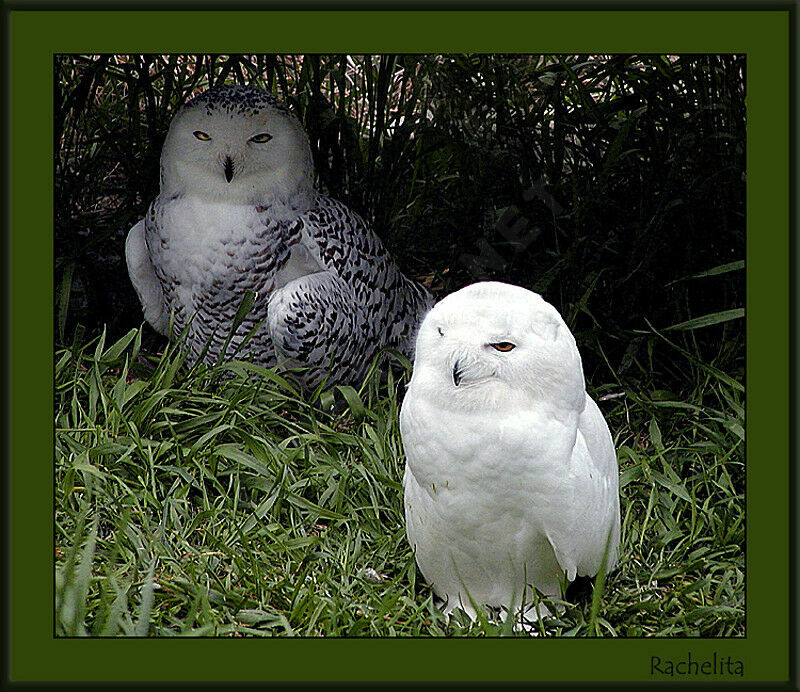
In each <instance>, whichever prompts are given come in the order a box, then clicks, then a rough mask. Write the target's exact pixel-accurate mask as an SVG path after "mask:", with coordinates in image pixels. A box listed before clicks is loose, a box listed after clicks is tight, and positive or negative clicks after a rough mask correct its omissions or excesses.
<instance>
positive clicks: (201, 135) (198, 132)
mask: <svg viewBox="0 0 800 692" xmlns="http://www.w3.org/2000/svg"><path fill="white" fill-rule="evenodd" d="M192 134H193V135H194V136H195V137H197V139H199V140H200V141H201V142H207V141H208V140H209V139H211V135H207V134H206V133H205V132H203V131H202V130H195V131H194V132H192Z"/></svg>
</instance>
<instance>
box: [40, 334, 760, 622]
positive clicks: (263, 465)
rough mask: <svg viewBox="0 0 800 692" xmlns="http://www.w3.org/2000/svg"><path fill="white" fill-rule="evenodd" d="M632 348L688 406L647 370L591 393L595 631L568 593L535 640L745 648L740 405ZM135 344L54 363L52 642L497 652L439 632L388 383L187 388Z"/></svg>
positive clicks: (67, 353)
mask: <svg viewBox="0 0 800 692" xmlns="http://www.w3.org/2000/svg"><path fill="white" fill-rule="evenodd" d="M647 338H648V339H651V340H652V345H651V348H650V349H649V351H650V353H651V354H652V355H653V356H654V357H655V358H658V357H659V356H666V355H671V356H672V358H673V360H674V362H675V363H677V365H676V366H675V367H677V368H679V371H680V372H682V373H683V374H684V376H685V382H686V387H685V389H684V390H683V391H681V392H678V393H671V392H667V391H664V390H659V389H657V388H656V386H657V382H656V381H655V379H653V381H649V380H648V379H647V378H646V377H645V372H650V373H652V372H653V371H654V370H653V369H652V368H649V366H648V368H645V366H644V365H643V366H642V372H641V373H640V379H639V381H638V382H637V383H635V384H634V383H631V382H625V381H618V382H613V383H608V384H606V385H602V386H598V388H597V389H596V390H593V394H595V395H596V396H598V397H600V398H601V402H600V406H601V409H602V410H603V413H604V414H605V415H606V417H607V419H608V421H609V425H610V427H611V429H612V431H613V432H614V434H615V437H616V443H617V448H618V455H619V460H620V467H621V494H622V535H623V538H622V546H621V560H620V563H619V565H618V567H617V568H616V569H615V570H614V571H612V572H611V573H609V574H608V576H607V578H606V579H605V584H604V588H603V589H602V593H601V594H598V596H599V597H595V599H594V600H595V602H596V607H597V613H596V616H595V617H594V618H592V600H593V599H592V596H591V595H589V596H588V597H585V596H584V597H581V598H579V599H578V600H577V601H576V602H574V603H570V604H568V606H567V609H566V610H565V612H564V613H563V614H560V615H559V616H558V617H553V618H547V619H546V620H545V621H544V622H542V623H541V626H540V627H539V634H540V635H544V636H597V635H599V636H671V637H674V636H742V635H743V634H744V553H743V546H744V467H743V463H744V442H743V435H744V432H743V431H744V427H743V415H744V414H743V399H744V394H743V388H742V386H741V385H740V384H739V383H738V381H737V379H736V378H735V377H732V376H730V375H727V374H725V373H723V372H721V371H718V370H717V369H716V368H715V366H714V364H713V363H709V364H705V363H702V362H701V361H698V360H697V359H696V357H695V356H693V355H692V353H691V352H690V351H685V353H684V352H683V351H682V350H680V349H679V347H678V345H677V344H672V343H669V342H667V341H666V339H664V338H663V337H660V336H658V335H656V334H654V333H650V334H649V335H648V336H647ZM140 343H141V332H140V331H138V330H134V331H131V332H130V333H129V334H127V335H126V336H125V337H124V338H123V339H121V340H120V341H118V342H116V343H114V344H112V345H110V346H108V345H106V344H105V343H104V339H103V338H102V337H101V338H98V339H95V340H94V341H93V342H91V343H89V344H86V345H82V344H78V345H73V346H72V347H70V348H67V349H63V350H60V351H59V352H58V353H57V354H56V406H55V422H56V471H55V479H56V486H55V505H56V506H55V519H56V524H55V525H56V574H55V579H56V587H57V588H56V591H57V603H56V606H57V619H56V633H57V634H58V635H145V634H149V635H157V636H172V635H195V636H197V635H205V636H246V635H257V636H419V635H422V636H451V635H457V636H460V635H470V636H486V635H501V634H514V632H512V630H511V629H510V628H509V627H504V626H503V625H501V624H495V623H493V622H491V621H486V622H483V623H479V624H472V623H469V621H468V620H467V619H466V618H464V617H461V616H459V615H457V616H455V617H453V618H451V620H450V621H449V622H448V621H447V620H446V619H445V618H444V616H443V615H441V613H440V612H439V611H438V609H437V608H436V607H435V605H434V603H433V598H432V594H431V591H430V589H429V587H428V586H427V585H426V584H425V583H424V580H423V578H422V576H421V575H420V574H419V573H418V572H417V570H416V568H415V565H414V560H413V557H412V554H411V550H410V548H409V546H408V544H407V542H406V539H405V533H404V523H403V508H402V487H401V478H402V471H403V465H404V458H403V453H402V444H401V439H400V434H399V428H398V419H397V416H398V410H399V404H398V396H401V395H400V392H401V391H402V388H403V386H404V384H403V383H404V378H405V376H404V377H403V378H401V379H396V378H395V377H394V376H393V375H392V374H391V373H389V375H388V381H385V382H383V383H380V378H379V377H377V376H373V377H370V378H368V380H367V382H366V383H365V385H364V386H363V387H362V388H361V389H360V390H359V391H356V390H355V389H353V388H337V389H335V390H333V391H332V392H327V393H323V392H315V393H312V394H305V395H304V394H301V393H300V392H298V391H297V390H296V389H295V387H294V385H293V384H292V383H291V381H290V379H289V377H288V376H287V377H283V376H281V375H278V374H275V373H274V372H273V371H272V370H268V369H264V368H261V367H259V366H255V365H252V364H248V363H235V362H234V363H228V364H221V365H218V366H214V367H211V368H205V367H202V368H197V369H195V370H192V371H189V372H187V371H186V370H185V369H183V368H182V367H181V365H182V364H181V358H180V355H179V353H178V351H177V349H175V347H170V348H169V349H168V350H167V351H166V352H165V353H164V354H163V355H161V356H159V357H151V356H146V355H144V354H142V353H141V352H140ZM595 384H598V385H599V383H595ZM620 394H624V396H620ZM607 395H611V397H608V398H605V399H602V397H603V396H607ZM331 401H333V406H332V407H331V406H330V403H331Z"/></svg>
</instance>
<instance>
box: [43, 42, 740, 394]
mask: <svg viewBox="0 0 800 692" xmlns="http://www.w3.org/2000/svg"><path fill="white" fill-rule="evenodd" d="M55 71H56V75H55V77H56V78H55V88H56V93H55V174H56V204H55V208H56V218H55V242H56V257H57V260H56V262H57V266H56V281H57V285H56V299H57V310H56V319H57V334H58V335H59V339H60V340H61V341H69V340H71V336H72V333H73V331H74V329H75V327H76V325H77V324H78V323H80V324H82V325H83V326H84V327H85V328H86V329H87V330H88V332H89V333H90V334H94V333H97V332H99V330H100V329H101V327H102V326H103V325H107V327H108V330H109V336H110V337H114V336H117V335H120V334H122V333H123V332H124V331H126V330H127V329H129V328H130V327H132V326H136V325H137V324H139V323H140V321H141V319H142V318H141V311H140V308H139V306H138V303H137V301H136V297H135V295H134V292H133V290H132V288H131V286H130V284H129V282H128V280H127V274H126V271H125V266H124V257H123V255H124V240H125V235H126V233H127V230H128V229H129V228H130V227H131V226H132V225H133V224H134V223H135V222H136V221H137V220H138V219H139V218H141V217H142V215H143V214H144V212H145V210H146V208H147V205H148V203H149V201H150V200H151V199H152V198H153V196H154V195H156V194H157V185H158V165H159V155H160V150H161V145H162V142H163V139H164V136H165V134H166V130H167V128H168V126H169V121H170V118H171V116H172V114H173V113H174V112H175V110H176V109H177V108H178V107H179V106H180V104H182V103H184V102H185V101H186V100H188V99H189V98H190V97H191V96H192V95H193V94H195V93H197V92H198V91H200V90H203V89H205V88H207V87H209V86H212V85H214V84H217V83H221V82H245V83H255V84H258V85H261V86H263V87H264V88H266V89H269V90H271V91H272V92H274V93H276V94H277V95H278V96H279V97H280V98H282V99H283V100H285V101H287V102H289V103H290V104H291V106H292V108H293V109H294V111H295V113H296V114H297V115H298V117H300V118H301V120H302V121H303V124H304V126H305V128H306V130H307V132H308V133H309V136H310V139H311V144H312V149H313V152H314V158H315V164H316V169H317V174H318V178H319V180H318V184H319V186H320V188H321V189H323V190H325V191H327V192H329V193H330V194H331V195H333V196H335V197H337V198H339V199H341V200H342V201H344V202H346V203H348V204H349V205H351V206H352V207H353V208H354V209H355V210H357V211H358V212H359V213H360V214H362V215H363V216H364V217H365V218H366V219H368V220H369V222H370V223H371V224H372V226H373V228H374V229H375V230H376V232H377V233H378V234H379V235H380V236H381V237H382V238H383V240H384V242H385V243H386V244H387V246H388V247H389V249H390V250H391V251H392V252H393V254H394V255H395V256H396V257H397V259H398V262H399V263H400V265H401V266H402V268H403V269H404V270H405V271H406V272H407V273H408V274H409V275H411V276H414V277H417V278H418V279H420V280H422V281H424V282H426V283H427V284H428V285H430V286H432V288H433V289H434V291H435V292H437V293H438V294H440V295H443V294H445V293H448V292H450V291H452V290H455V289H457V288H460V287H461V286H463V285H466V284H468V283H471V282H473V281H476V280H480V279H485V278H491V279H496V280H502V281H508V282H511V283H518V284H520V285H523V286H526V287H529V288H532V289H533V290H536V291H538V292H541V293H542V294H543V295H544V296H545V297H546V298H547V299H548V300H549V301H550V302H552V303H553V304H554V305H556V306H557V307H558V308H559V309H560V310H561V312H562V313H563V314H564V316H565V318H566V319H567V321H568V323H569V324H570V325H571V326H572V327H573V328H574V329H575V330H576V332H577V334H578V338H579V341H581V345H582V348H583V349H584V353H585V356H584V357H585V361H586V370H587V375H589V376H590V378H591V373H592V371H594V370H597V368H601V369H602V368H606V364H607V365H608V366H609V367H610V368H611V370H612V371H613V372H615V373H617V374H619V372H620V371H623V372H624V371H625V369H626V368H627V367H629V366H630V365H631V363H632V362H634V360H635V359H636V358H638V357H640V356H641V355H642V353H640V351H642V348H641V347H643V344H644V343H645V342H646V341H647V339H645V338H644V337H642V338H641V339H639V338H636V337H635V336H634V337H632V330H648V329H649V325H652V326H653V327H656V328H659V329H663V328H667V327H669V326H670V325H674V324H676V323H682V322H686V321H689V320H693V319H695V318H698V317H701V316H704V315H708V314H712V315H717V317H712V318H711V319H710V321H711V322H716V323H717V324H715V325H713V326H710V327H705V328H703V329H699V330H695V331H691V332H687V333H688V334H689V337H688V338H690V339H691V340H693V341H694V342H695V343H694V344H693V345H692V346H693V348H697V349H700V352H701V353H704V354H705V355H706V356H707V357H708V358H709V359H710V360H713V359H715V358H718V357H719V355H720V353H723V352H724V356H725V359H726V361H727V363H728V364H729V365H730V366H731V367H733V368H738V367H740V366H741V365H742V358H743V339H742V332H743V320H741V319H736V320H733V321H730V320H727V321H725V320H724V317H725V314H721V313H724V311H730V310H733V309H736V308H741V307H742V306H743V305H744V272H743V271H740V270H734V269H740V268H741V266H742V263H743V260H744V247H745V242H744V238H745V236H744V229H745V207H744V204H745V178H744V171H745V101H744V83H745V82H744V77H745V59H744V57H743V56H733V55H714V56H709V55H702V56H693V55H682V56H672V57H665V56H626V55H618V56H588V55H571V56H503V55H447V56H429V55H421V56H417V55H381V56H345V55H337V56H321V55H308V56H275V55H260V56H235V55H234V56H217V55H204V56H157V55H144V56H142V55H137V56H109V55H101V56H59V57H57V59H56V61H55ZM731 263H737V264H734V265H733V267H729V268H728V271H723V272H720V273H717V274H716V275H712V276H708V277H702V278H696V279H692V280H685V279H687V277H690V276H692V275H695V274H698V273H701V272H704V271H707V270H709V269H712V268H714V267H719V266H721V265H728V264H731ZM727 314H728V315H729V314H730V313H727ZM598 335H602V339H599V338H597V337H598ZM720 344H723V347H722V350H720V348H721V347H720ZM602 379H603V381H608V379H609V374H608V370H607V369H606V370H605V374H604V375H603V378H602Z"/></svg>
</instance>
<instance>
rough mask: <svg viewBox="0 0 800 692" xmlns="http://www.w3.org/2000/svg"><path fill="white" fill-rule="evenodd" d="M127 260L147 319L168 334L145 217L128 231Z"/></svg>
mask: <svg viewBox="0 0 800 692" xmlns="http://www.w3.org/2000/svg"><path fill="white" fill-rule="evenodd" d="M125 261H126V263H127V265H128V276H130V278H131V283H132V284H133V288H134V289H135V290H136V295H137V296H139V302H140V303H141V304H142V309H143V311H144V318H145V320H147V322H149V323H150V324H151V325H152V326H153V329H155V330H156V331H157V332H160V333H161V334H164V335H165V336H168V335H169V319H168V316H167V313H166V311H165V310H164V294H163V293H162V291H161V283H160V282H159V280H158V277H157V276H156V274H155V271H153V265H152V263H151V262H150V251H149V250H148V249H147V243H146V242H145V238H144V219H142V220H141V221H139V223H137V224H136V225H135V226H134V227H133V228H131V230H130V231H129V232H128V238H127V240H126V241H125Z"/></svg>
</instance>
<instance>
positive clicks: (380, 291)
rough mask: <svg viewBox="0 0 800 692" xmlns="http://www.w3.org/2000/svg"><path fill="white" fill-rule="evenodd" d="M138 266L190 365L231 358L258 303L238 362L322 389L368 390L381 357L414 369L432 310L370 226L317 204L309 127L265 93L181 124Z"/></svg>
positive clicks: (137, 279)
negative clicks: (295, 373)
mask: <svg viewBox="0 0 800 692" xmlns="http://www.w3.org/2000/svg"><path fill="white" fill-rule="evenodd" d="M125 254H126V260H127V264H128V273H129V274H130V278H131V281H132V283H133V285H134V288H135V289H136V292H137V295H138V296H139V300H140V301H141V303H142V307H143V309H144V317H145V319H146V320H147V321H148V322H149V323H150V324H151V325H153V327H154V328H155V329H156V330H157V331H159V332H161V333H162V334H165V335H167V336H171V337H173V338H175V337H177V336H178V335H180V334H181V333H182V332H184V331H185V332H186V338H187V342H186V343H187V358H188V361H189V362H190V363H193V362H195V361H197V360H198V359H199V358H200V357H201V356H204V358H205V360H206V361H211V362H213V361H215V360H216V359H217V358H218V357H219V356H220V355H221V352H222V350H223V347H224V346H225V344H226V341H227V340H228V338H229V336H230V333H231V328H232V326H233V323H234V322H235V318H236V315H237V310H238V309H239V307H240V305H242V302H243V300H244V299H245V296H246V295H247V291H248V290H250V291H253V292H254V293H255V302H254V304H253V307H252V308H251V309H250V312H249V313H248V314H247V316H246V318H245V319H244V321H243V322H242V323H241V324H240V325H239V327H238V328H237V329H236V331H235V333H234V334H233V335H232V338H230V342H229V343H228V346H227V351H226V354H227V355H234V354H237V351H238V356H239V357H242V355H243V354H244V355H245V356H251V357H252V358H253V359H254V360H255V362H258V363H261V364H263V365H267V366H272V365H276V364H278V365H282V366H284V367H299V368H303V369H304V370H303V372H302V374H301V380H302V382H303V384H304V385H306V386H307V387H309V388H311V387H315V386H316V385H317V384H318V383H319V382H321V381H322V380H323V378H325V377H326V376H330V379H329V382H330V384H334V383H348V382H350V383H352V382H357V381H358V380H359V379H360V378H361V377H362V376H363V375H364V374H365V372H366V369H367V367H368V366H369V363H370V361H371V359H372V358H373V356H374V355H375V354H376V353H378V351H380V350H381V349H382V348H386V347H389V348H395V349H397V350H399V351H400V352H402V353H405V354H406V355H407V356H408V357H411V356H412V355H413V353H412V351H413V340H414V335H415V332H416V328H417V326H418V325H419V322H420V321H421V319H422V316H423V315H424V313H425V312H426V311H427V310H428V309H429V307H430V305H431V298H430V295H429V294H428V292H427V291H426V290H425V289H424V288H422V287H420V286H418V285H416V284H415V283H413V282H411V281H410V280H408V279H407V278H406V277H405V276H403V274H401V273H400V270H399V269H398V268H397V265H396V264H395V263H394V261H393V260H392V258H391V256H390V255H389V254H388V253H387V251H386V250H385V249H384V247H383V245H382V244H381V242H380V240H379V239H378V238H377V236H376V235H375V234H374V233H372V232H371V231H370V230H369V229H368V228H367V227H366V226H365V224H364V222H363V221H362V220H361V218H360V217H359V216H358V215H357V214H355V213H354V212H352V211H350V209H348V208H347V207H346V206H345V205H343V204H341V203H339V202H337V201H335V200H333V199H330V198H328V197H325V196H323V195H321V194H319V193H318V192H317V191H315V190H314V188H313V164H312V159H311V149H310V147H309V143H308V138H307V137H306V134H305V132H304V131H303V129H302V127H301V125H300V123H299V122H298V121H297V119H296V118H295V117H294V116H293V115H292V114H291V113H290V112H289V110H288V109H287V108H286V106H285V105H284V104H282V103H281V102H280V101H278V100H277V99H276V98H275V97H273V96H272V95H271V94H269V93H267V92H265V91H262V90H260V89H256V88H254V87H247V86H222V87H217V88H213V89H210V90H208V91H206V92H204V93H202V94H200V95H199V96H197V97H196V98H194V99H193V100H191V101H190V102H189V103H187V104H186V105H185V106H184V107H183V108H182V109H181V110H180V111H179V112H178V113H177V115H176V116H175V117H174V119H173V120H172V123H171V125H170V128H169V132H168V133H167V137H166V140H165V142H164V148H163V151H162V155H161V189H160V194H159V195H158V197H156V199H155V200H154V201H153V202H152V204H151V205H150V207H149V209H148V211H147V215H146V217H145V218H144V219H143V220H141V221H140V222H139V223H137V224H136V225H135V226H134V227H133V228H132V229H131V230H130V232H129V234H128V239H127V242H126V247H125ZM170 332H171V333H170ZM251 332H252V333H251ZM248 335H249V337H250V338H249V339H248V340H247V341H246V343H244V345H243V341H244V340H245V338H246V337H248Z"/></svg>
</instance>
